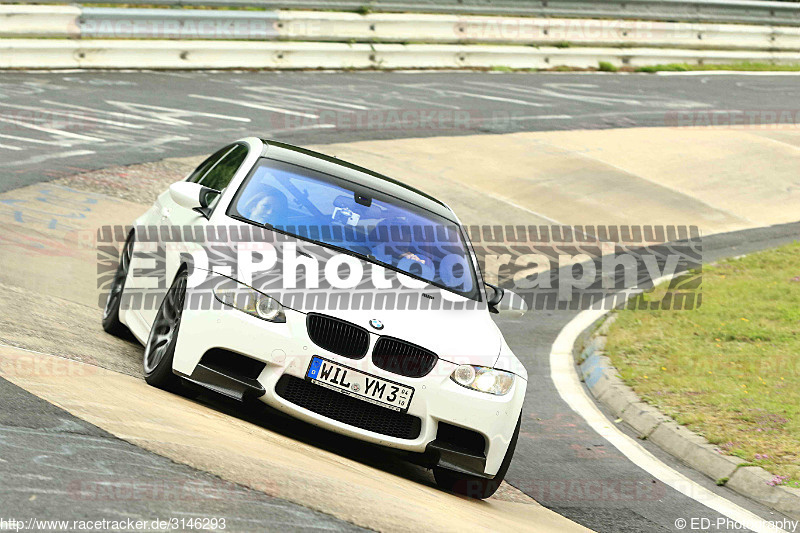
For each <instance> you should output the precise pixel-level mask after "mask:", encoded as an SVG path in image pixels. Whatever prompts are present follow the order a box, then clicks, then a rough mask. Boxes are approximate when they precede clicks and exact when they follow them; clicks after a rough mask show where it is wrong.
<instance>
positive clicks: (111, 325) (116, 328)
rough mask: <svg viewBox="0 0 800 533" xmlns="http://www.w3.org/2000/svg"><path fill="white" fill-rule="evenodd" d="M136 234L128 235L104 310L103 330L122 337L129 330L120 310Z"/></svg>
mask: <svg viewBox="0 0 800 533" xmlns="http://www.w3.org/2000/svg"><path fill="white" fill-rule="evenodd" d="M133 241H134V233H133V232H131V234H130V235H128V240H126V241H125V246H123V247H122V253H121V254H120V256H119V265H118V266H117V271H116V272H115V273H114V280H113V281H112V282H111V289H110V290H109V291H108V298H107V299H106V306H105V308H104V309H103V329H104V330H105V331H106V333H111V334H112V335H116V336H117V337H121V336H123V335H124V334H125V332H126V331H127V330H128V328H127V327H125V324H123V323H122V322H120V320H119V308H120V305H121V304H122V293H123V291H124V290H125V281H126V280H127V279H128V270H129V269H130V267H131V257H133Z"/></svg>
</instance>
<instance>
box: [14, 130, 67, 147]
mask: <svg viewBox="0 0 800 533" xmlns="http://www.w3.org/2000/svg"><path fill="white" fill-rule="evenodd" d="M0 137H3V138H4V139H12V140H15V141H22V142H26V143H34V144H46V145H48V146H59V143H58V142H54V141H43V140H41V139H31V138H29V137H20V136H18V135H7V134H5V133H0Z"/></svg>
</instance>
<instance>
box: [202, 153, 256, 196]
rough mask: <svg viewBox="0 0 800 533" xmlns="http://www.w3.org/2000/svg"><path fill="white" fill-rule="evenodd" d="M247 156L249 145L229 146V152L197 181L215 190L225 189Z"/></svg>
mask: <svg viewBox="0 0 800 533" xmlns="http://www.w3.org/2000/svg"><path fill="white" fill-rule="evenodd" d="M246 157H247V147H246V146H244V145H241V144H237V145H234V146H233V147H229V148H228V152H227V153H225V155H223V156H222V158H221V159H219V160H218V161H217V162H216V163H215V164H214V165H212V166H211V167H210V168H209V169H208V170H207V171H206V173H205V175H203V176H202V177H201V178H200V179H199V180H198V182H197V183H199V184H200V185H202V186H204V187H208V188H209V189H214V190H215V191H221V190H223V189H225V188H226V187H227V186H228V184H229V183H230V182H231V179H233V176H234V174H236V171H237V170H239V167H240V166H242V163H244V160H245V158H246Z"/></svg>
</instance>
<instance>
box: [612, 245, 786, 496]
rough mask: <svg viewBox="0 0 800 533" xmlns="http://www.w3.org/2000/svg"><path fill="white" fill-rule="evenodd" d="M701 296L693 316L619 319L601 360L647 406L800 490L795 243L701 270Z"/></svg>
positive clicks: (630, 314) (646, 314) (641, 314)
mask: <svg viewBox="0 0 800 533" xmlns="http://www.w3.org/2000/svg"><path fill="white" fill-rule="evenodd" d="M665 289H666V287H657V288H656V289H655V290H654V291H653V294H651V295H650V296H649V298H648V299H659V298H660V297H661V296H662V295H663V293H664V291H665ZM702 290H703V303H702V305H701V306H700V308H699V309H696V310H693V311H673V312H669V311H640V310H638V311H629V310H623V311H619V312H618V313H617V315H618V316H617V320H616V322H614V324H613V325H612V327H611V330H610V333H609V336H608V344H607V351H608V355H609V356H610V357H611V359H612V361H613V362H614V365H615V366H616V367H617V368H618V369H619V371H620V374H621V375H622V378H623V379H624V380H625V382H626V383H627V384H628V385H630V386H631V387H633V389H634V390H635V391H636V392H637V393H638V394H639V396H641V397H642V398H643V399H644V400H645V401H647V402H648V403H650V404H652V405H654V406H656V407H658V408H660V409H661V410H662V412H664V413H666V414H667V415H669V416H671V417H672V418H674V419H675V420H676V421H677V422H678V423H680V424H685V425H686V426H688V427H689V428H690V429H692V430H694V431H696V432H698V433H700V434H702V435H703V436H705V437H706V438H707V439H708V440H709V441H710V442H711V443H713V444H716V445H717V446H718V447H719V449H720V451H721V452H723V453H727V454H731V455H735V456H737V457H740V458H742V459H744V460H746V461H749V462H751V463H753V464H756V465H758V466H762V467H764V468H765V469H766V470H768V471H770V472H772V473H773V474H775V476H776V477H775V479H774V480H773V483H774V484H779V485H789V486H792V487H800V242H795V243H794V244H791V245H787V246H783V247H781V248H777V249H775V250H770V251H766V252H759V253H755V254H752V255H749V256H747V257H744V258H740V259H734V260H728V261H725V262H722V263H719V264H717V265H715V266H710V267H704V268H703V288H702Z"/></svg>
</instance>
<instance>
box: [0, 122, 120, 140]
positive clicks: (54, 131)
mask: <svg viewBox="0 0 800 533" xmlns="http://www.w3.org/2000/svg"><path fill="white" fill-rule="evenodd" d="M0 122H8V123H9V124H16V125H17V126H21V127H23V128H28V129H31V130H36V131H42V132H44V133H51V134H53V135H59V136H61V137H67V138H70V139H77V140H80V141H89V142H97V143H102V142H106V140H105V139H101V138H99V137H90V136H89V135H81V134H80V133H73V132H71V131H63V130H57V129H54V128H46V127H44V126H37V125H36V124H30V123H28V122H23V121H21V120H19V119H14V118H4V117H0Z"/></svg>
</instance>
